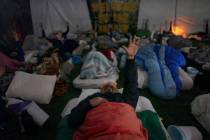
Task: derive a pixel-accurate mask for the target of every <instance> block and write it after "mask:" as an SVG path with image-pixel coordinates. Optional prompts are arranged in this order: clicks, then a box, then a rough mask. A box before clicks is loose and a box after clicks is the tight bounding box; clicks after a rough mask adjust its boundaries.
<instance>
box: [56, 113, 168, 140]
mask: <svg viewBox="0 0 210 140" xmlns="http://www.w3.org/2000/svg"><path fill="white" fill-rule="evenodd" d="M137 116H138V118H139V119H140V120H141V121H142V124H143V126H144V128H146V129H147V130H148V134H149V140H166V135H165V133H164V131H163V129H162V127H161V124H160V119H159V116H158V114H157V113H154V112H152V111H142V112H137ZM74 132H75V129H73V128H71V127H69V125H68V116H66V117H64V118H63V119H62V120H61V121H60V123H59V125H58V129H57V136H56V140H71V138H73V135H74Z"/></svg>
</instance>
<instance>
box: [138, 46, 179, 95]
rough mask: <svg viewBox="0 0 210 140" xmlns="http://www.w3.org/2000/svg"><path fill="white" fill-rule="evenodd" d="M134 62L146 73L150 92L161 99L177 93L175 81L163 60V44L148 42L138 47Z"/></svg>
mask: <svg viewBox="0 0 210 140" xmlns="http://www.w3.org/2000/svg"><path fill="white" fill-rule="evenodd" d="M136 63H137V65H138V66H139V67H141V68H143V69H145V70H146V71H147V73H148V87H149V89H150V91H151V92H152V94H154V95H156V96H158V97H160V98H162V99H173V98H175V97H176V95H177V90H176V83H175V82H174V79H173V77H172V75H171V71H170V69H169V68H168V67H167V65H166V62H165V46H158V45H154V44H149V45H146V46H143V47H141V48H140V49H139V51H138V53H137V55H136Z"/></svg>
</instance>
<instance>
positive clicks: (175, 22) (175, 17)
mask: <svg viewBox="0 0 210 140" xmlns="http://www.w3.org/2000/svg"><path fill="white" fill-rule="evenodd" d="M177 6H178V0H176V1H175V9H174V10H175V11H174V12H175V13H174V27H176V25H177ZM175 30H176V28H175Z"/></svg>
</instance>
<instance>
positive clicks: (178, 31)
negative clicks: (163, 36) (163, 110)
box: [172, 26, 186, 37]
mask: <svg viewBox="0 0 210 140" xmlns="http://www.w3.org/2000/svg"><path fill="white" fill-rule="evenodd" d="M172 32H173V33H174V34H175V35H178V36H180V35H181V36H183V37H185V36H186V32H185V30H184V28H183V27H179V26H175V27H173V30H172Z"/></svg>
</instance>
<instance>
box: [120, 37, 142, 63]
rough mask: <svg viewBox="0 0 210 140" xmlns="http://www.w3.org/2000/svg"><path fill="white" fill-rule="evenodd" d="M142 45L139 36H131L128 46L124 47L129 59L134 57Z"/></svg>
mask: <svg viewBox="0 0 210 140" xmlns="http://www.w3.org/2000/svg"><path fill="white" fill-rule="evenodd" d="M139 47H140V39H139V38H138V37H136V36H135V37H134V38H133V39H132V38H130V41H129V45H128V47H123V48H124V49H125V51H126V52H127V55H128V59H134V56H135V55H136V53H137V51H138V49H139Z"/></svg>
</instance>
